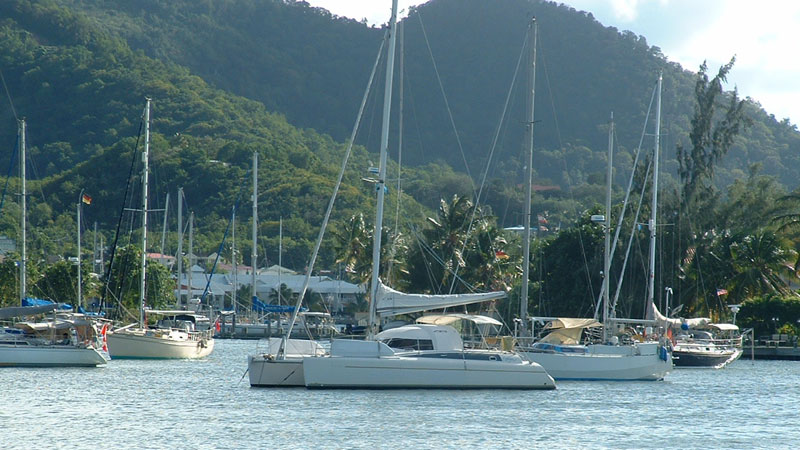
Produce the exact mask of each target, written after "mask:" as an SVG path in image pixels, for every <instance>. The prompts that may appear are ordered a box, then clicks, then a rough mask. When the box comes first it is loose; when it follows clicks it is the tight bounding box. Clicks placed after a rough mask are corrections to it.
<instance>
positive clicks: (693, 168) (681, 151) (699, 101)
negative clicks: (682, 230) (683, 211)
mask: <svg viewBox="0 0 800 450" xmlns="http://www.w3.org/2000/svg"><path fill="white" fill-rule="evenodd" d="M734 62H736V58H735V57H733V58H731V60H730V62H728V63H727V64H725V65H724V66H722V67H720V69H719V72H717V75H716V76H715V77H714V78H713V79H711V80H709V79H708V74H707V71H708V67H707V66H706V63H705V62H703V64H702V65H701V66H700V71H699V72H698V74H697V81H696V82H695V88H694V93H695V100H696V104H695V108H694V115H693V116H692V121H691V124H692V127H691V130H690V132H689V139H690V140H691V142H692V146H691V149H686V148H684V147H683V144H678V145H677V157H678V163H679V164H680V169H679V174H680V177H681V182H682V183H683V184H682V187H681V189H682V200H683V205H684V207H685V208H689V207H690V206H691V205H692V204H693V202H694V201H695V200H696V198H697V196H698V195H701V196H707V193H708V192H709V191H713V189H714V187H713V185H712V184H711V180H712V179H713V177H714V169H715V167H716V164H717V163H718V161H719V160H720V159H721V158H722V157H723V156H725V154H726V153H727V152H728V150H730V148H731V145H733V142H734V138H735V137H736V136H737V135H738V134H739V132H740V131H741V129H742V127H743V126H745V125H746V124H748V123H749V120H748V119H747V117H746V116H745V115H744V105H745V101H744V100H739V96H738V93H737V90H736V89H735V88H734V90H733V92H732V93H730V94H729V96H730V100H729V102H728V106H727V107H725V108H724V109H723V110H722V111H720V112H719V113H718V112H717V111H718V107H719V105H718V102H719V100H718V98H719V97H721V96H723V92H722V83H723V82H725V81H726V80H727V77H728V72H730V70H731V68H733V64H734ZM719 115H722V118H721V119H720V118H719Z"/></svg>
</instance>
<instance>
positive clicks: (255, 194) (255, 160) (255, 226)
mask: <svg viewBox="0 0 800 450" xmlns="http://www.w3.org/2000/svg"><path fill="white" fill-rule="evenodd" d="M257 243H258V152H253V255H252V256H251V257H250V265H251V266H253V273H252V278H251V281H250V286H251V288H250V292H251V295H250V296H251V297H252V300H255V299H257V298H258V293H257V292H256V267H258V251H257ZM278 289H280V286H278Z"/></svg>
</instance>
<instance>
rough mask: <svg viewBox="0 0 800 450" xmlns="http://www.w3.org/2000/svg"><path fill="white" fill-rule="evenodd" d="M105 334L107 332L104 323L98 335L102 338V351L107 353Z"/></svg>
mask: <svg viewBox="0 0 800 450" xmlns="http://www.w3.org/2000/svg"><path fill="white" fill-rule="evenodd" d="M106 332H108V324H107V323H104V324H103V329H101V330H100V335H102V336H103V351H104V352H107V351H108V345H107V341H106Z"/></svg>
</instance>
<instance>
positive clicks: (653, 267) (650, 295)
mask: <svg viewBox="0 0 800 450" xmlns="http://www.w3.org/2000/svg"><path fill="white" fill-rule="evenodd" d="M661 78H662V73H661V72H659V73H658V92H657V94H656V136H655V145H654V148H653V204H652V206H651V211H652V212H651V217H650V273H649V274H648V275H649V279H648V281H649V283H650V284H649V286H648V289H647V300H648V303H647V305H646V306H645V311H647V316H649V315H650V314H651V312H650V311H651V308H650V305H651V304H653V302H654V297H655V282H656V212H657V210H658V159H659V154H658V152H659V140H660V138H661ZM647 318H650V317H647Z"/></svg>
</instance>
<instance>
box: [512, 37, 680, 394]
mask: <svg viewBox="0 0 800 450" xmlns="http://www.w3.org/2000/svg"><path fill="white" fill-rule="evenodd" d="M534 34H535V33H534ZM534 42H535V40H534ZM534 45H535V44H534ZM534 54H535V53H534ZM534 60H535V57H534ZM534 64H535V63H534ZM657 89H658V95H657V113H656V133H655V136H656V137H655V139H656V140H655V150H654V151H655V155H654V161H655V169H654V175H653V188H652V190H653V208H652V218H651V221H650V239H651V245H650V251H651V258H650V264H651V266H650V271H651V272H650V285H649V300H648V302H649V304H653V280H654V273H653V270H654V263H655V256H654V255H655V253H654V252H655V220H656V219H655V217H656V208H657V192H658V181H657V180H658V148H659V127H660V121H661V118H660V115H661V75H659V77H658V88H657ZM532 110H533V101H531V105H530V111H532ZM529 123H533V118H532V113H531V117H530V121H529ZM613 128H614V126H613V115H612V121H611V126H610V127H609V138H608V172H607V175H606V176H607V181H606V183H607V191H608V192H607V198H606V215H605V217H602V216H601V217H598V218H597V219H599V220H598V221H602V222H603V224H604V235H605V249H604V271H603V274H604V277H603V302H602V305H603V322H602V323H601V322H599V321H597V320H595V319H576V318H563V317H538V318H534V319H536V320H538V321H542V322H545V323H546V324H545V326H544V330H543V331H549V334H547V335H546V336H545V337H543V338H542V339H541V340H539V341H538V342H536V343H534V344H533V345H532V346H529V347H526V348H524V349H520V354H521V355H522V356H523V357H524V358H526V359H529V360H531V361H535V362H537V363H539V364H541V365H542V366H543V367H544V368H545V369H546V370H547V372H548V373H549V374H550V375H552V376H553V378H555V379H556V380H617V381H633V380H662V379H663V378H664V377H665V376H666V375H667V373H669V371H670V370H672V357H671V355H670V354H669V350H668V348H667V346H666V342H665V341H664V339H663V338H661V341H645V342H638V341H634V340H628V339H625V340H620V337H619V336H617V335H615V334H614V333H612V332H613V331H614V330H615V329H616V325H618V324H620V323H639V324H641V325H656V324H657V322H655V321H647V320H633V319H617V318H615V317H614V311H613V310H612V308H611V305H610V301H609V291H610V289H609V288H610V278H611V277H610V276H609V274H610V236H609V230H610V227H611V222H610V216H611V174H612V156H613ZM530 151H531V153H532V152H533V145H532V140H531V148H530ZM529 170H530V165H529ZM529 187H530V186H529ZM528 221H529V223H528V227H527V228H528V230H529V229H530V214H528ZM526 235H529V232H528V233H526ZM523 245H524V246H525V248H526V249H527V247H528V246H529V245H530V243H529V241H528V242H526V243H524V244H523ZM525 255H526V256H527V255H528V252H527V251H526V252H525ZM528 264H529V263H528V260H527V258H526V260H525V261H524V263H523V267H525V268H527V267H528ZM524 278H527V277H524ZM523 289H524V288H523ZM526 294H527V291H526V290H523V293H522V295H523V301H522V303H523V305H524V306H527V300H526ZM524 306H523V308H522V311H521V316H522V323H526V322H527V320H528V317H527V315H526V313H527V311H526V309H525V308H524ZM591 335H594V336H593V339H590V336H591ZM587 341H589V342H588V343H587Z"/></svg>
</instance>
